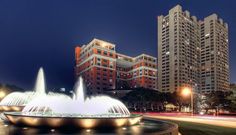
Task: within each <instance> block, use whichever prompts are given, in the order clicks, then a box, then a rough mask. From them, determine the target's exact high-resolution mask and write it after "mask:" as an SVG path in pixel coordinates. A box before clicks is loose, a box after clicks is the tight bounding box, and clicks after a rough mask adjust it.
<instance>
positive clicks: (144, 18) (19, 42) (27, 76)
mask: <svg viewBox="0 0 236 135" xmlns="http://www.w3.org/2000/svg"><path fill="white" fill-rule="evenodd" d="M176 4H180V5H182V6H183V9H184V10H185V9H187V10H189V11H190V12H191V14H192V15H195V16H197V17H198V18H200V19H202V18H203V17H205V16H208V15H210V14H212V13H217V14H218V15H219V16H220V17H221V18H223V20H224V21H226V22H227V23H228V24H229V42H230V58H231V61H230V67H231V82H236V71H234V70H233V69H236V61H235V60H234V58H235V56H234V55H235V54H236V38H235V36H236V29H235V27H236V12H235V8H236V7H235V5H236V1H234V0H227V1H226V0H214V1H212V0H196V1H195V0H194V1H193V0H191V1H190V0H185V1H174V0H0V82H3V83H10V84H16V85H18V86H20V87H23V88H27V89H31V88H33V87H34V81H35V77H36V73H37V70H38V68H39V67H40V66H43V67H44V70H45V73H46V80H47V86H48V87H49V88H54V87H67V88H71V87H72V86H73V83H74V76H73V66H74V47H75V46H76V45H82V44H86V43H88V42H89V41H90V40H92V39H93V38H95V37H96V38H99V39H103V40H107V41H110V42H113V43H115V44H116V49H117V51H118V52H122V53H124V54H127V55H131V56H135V55H138V54H140V53H148V54H151V55H153V56H156V55H157V31H156V29H157V25H156V24H157V20H156V17H157V16H158V15H161V14H167V12H168V10H169V9H170V8H172V7H174V6H175V5H176Z"/></svg>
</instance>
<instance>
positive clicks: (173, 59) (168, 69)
mask: <svg viewBox="0 0 236 135" xmlns="http://www.w3.org/2000/svg"><path fill="white" fill-rule="evenodd" d="M199 37H200V35H199V24H198V21H197V18H196V17H195V16H191V15H190V13H189V12H188V11H184V12H183V11H182V7H181V6H179V5H177V6H176V7H174V8H172V9H171V10H169V14H168V15H166V16H163V15H161V16H158V83H159V84H158V88H159V90H160V91H162V92H174V91H178V90H180V89H181V88H182V87H186V86H194V87H195V89H199V87H198V84H199V79H200V78H199V71H200V69H199V64H200V61H199V58H200V41H199Z"/></svg>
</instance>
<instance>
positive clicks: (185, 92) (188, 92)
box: [182, 87, 193, 116]
mask: <svg viewBox="0 0 236 135" xmlns="http://www.w3.org/2000/svg"><path fill="white" fill-rule="evenodd" d="M182 95H183V96H188V95H190V98H191V115H192V116H193V90H192V89H191V88H189V87H184V88H183V90H182Z"/></svg>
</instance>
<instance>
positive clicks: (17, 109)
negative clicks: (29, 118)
mask: <svg viewBox="0 0 236 135" xmlns="http://www.w3.org/2000/svg"><path fill="white" fill-rule="evenodd" d="M24 107H25V106H15V105H0V112H21V111H22V110H23V108H24Z"/></svg>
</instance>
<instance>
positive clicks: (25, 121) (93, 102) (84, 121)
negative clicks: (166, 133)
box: [4, 78, 142, 128]
mask: <svg viewBox="0 0 236 135" xmlns="http://www.w3.org/2000/svg"><path fill="white" fill-rule="evenodd" d="M4 114H5V115H6V117H7V118H8V120H9V121H10V122H11V123H13V124H18V125H19V124H20V125H27V126H47V127H63V126H67V125H70V126H75V127H81V128H95V127H107V126H109V127H121V126H129V125H134V124H137V123H139V122H140V120H141V118H142V116H141V115H134V114H130V112H129V110H128V109H127V108H126V106H125V105H124V104H123V103H122V102H121V101H119V100H117V99H114V98H111V97H109V96H105V95H96V96H91V97H88V96H87V95H86V91H85V87H84V83H83V79H82V78H79V80H78V81H77V83H76V85H75V94H74V96H73V97H72V98H64V97H63V96H54V95H53V96H52V95H46V94H43V93H41V94H40V96H38V97H37V98H36V99H34V100H32V101H31V102H29V103H28V104H27V105H26V106H25V107H24V109H23V110H22V112H5V113H4Z"/></svg>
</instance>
